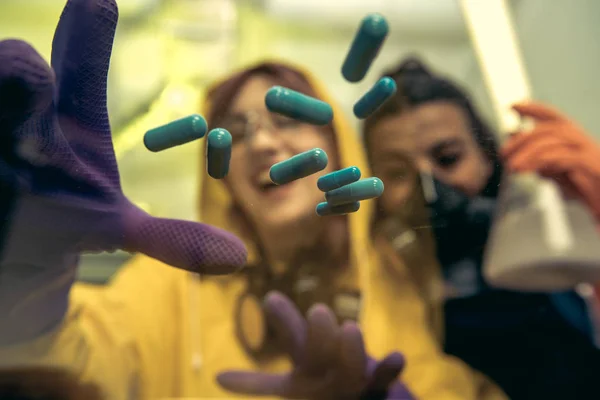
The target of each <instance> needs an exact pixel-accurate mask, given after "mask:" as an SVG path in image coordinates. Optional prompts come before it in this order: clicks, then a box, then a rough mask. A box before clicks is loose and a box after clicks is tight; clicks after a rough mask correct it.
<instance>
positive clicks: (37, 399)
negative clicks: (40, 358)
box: [0, 367, 104, 400]
mask: <svg viewBox="0 0 600 400" xmlns="http://www.w3.org/2000/svg"><path fill="white" fill-rule="evenodd" d="M103 398H104V397H103V396H102V394H101V392H100V390H99V388H98V387H97V386H95V385H92V384H89V383H88V384H86V383H82V382H80V381H79V379H78V378H77V377H76V376H75V375H74V374H72V373H70V372H67V371H65V370H61V369H56V368H46V367H31V368H27V367H23V368H15V369H4V370H0V399H3V400H101V399H103Z"/></svg>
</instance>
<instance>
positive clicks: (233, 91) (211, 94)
mask: <svg viewBox="0 0 600 400" xmlns="http://www.w3.org/2000/svg"><path fill="white" fill-rule="evenodd" d="M256 75H265V76H267V77H269V78H271V79H272V80H273V81H274V82H276V83H277V84H279V85H282V86H285V87H286V88H289V89H292V90H295V91H297V92H300V93H303V94H306V95H308V96H313V97H314V96H315V91H314V89H313V88H312V86H311V85H310V83H309V82H308V80H307V79H306V77H305V76H304V75H303V74H302V73H301V72H300V71H298V70H295V69H293V68H291V67H288V66H286V65H283V64H278V63H274V62H265V63H262V64H259V65H257V66H255V67H253V68H249V69H245V70H243V71H241V72H238V73H236V74H235V75H233V76H231V77H230V78H228V79H227V80H225V81H223V82H220V83H219V84H217V85H216V86H214V87H212V88H211V89H210V90H209V91H208V98H209V99H210V101H211V109H210V111H209V113H208V114H207V115H206V117H207V121H208V124H209V126H210V127H211V128H215V127H217V126H218V125H219V123H220V121H221V120H222V119H223V117H224V116H225V115H226V114H227V112H228V111H229V109H230V108H231V103H232V102H233V100H234V99H235V96H237V94H238V92H239V90H240V89H241V88H242V87H243V86H244V84H245V83H246V82H247V81H248V80H249V79H250V78H252V77H253V76H256Z"/></svg>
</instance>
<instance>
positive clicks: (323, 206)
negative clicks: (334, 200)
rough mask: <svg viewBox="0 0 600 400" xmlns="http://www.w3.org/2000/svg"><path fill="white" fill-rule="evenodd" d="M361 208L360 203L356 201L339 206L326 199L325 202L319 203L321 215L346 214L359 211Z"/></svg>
mask: <svg viewBox="0 0 600 400" xmlns="http://www.w3.org/2000/svg"><path fill="white" fill-rule="evenodd" d="M359 208H360V203H359V202H358V201H355V202H354V203H348V204H342V205H339V206H332V205H331V204H329V203H327V202H326V201H324V202H323V203H319V204H317V208H316V211H317V215H318V216H320V217H327V216H330V215H344V214H350V213H353V212H357V211H358V209H359Z"/></svg>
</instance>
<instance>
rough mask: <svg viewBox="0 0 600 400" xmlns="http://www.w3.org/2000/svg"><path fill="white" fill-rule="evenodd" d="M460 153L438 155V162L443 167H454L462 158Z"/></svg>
mask: <svg viewBox="0 0 600 400" xmlns="http://www.w3.org/2000/svg"><path fill="white" fill-rule="evenodd" d="M460 158H461V156H460V154H444V155H440V156H438V157H437V159H436V162H437V164H438V165H439V166H440V167H442V168H448V167H452V166H453V165H454V164H456V163H457V162H458V161H459V160H460Z"/></svg>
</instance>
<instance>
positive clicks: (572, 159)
mask: <svg viewBox="0 0 600 400" xmlns="http://www.w3.org/2000/svg"><path fill="white" fill-rule="evenodd" d="M513 109H514V110H515V111H517V112H518V113H519V114H520V115H521V117H524V118H531V119H533V121H534V122H535V126H534V128H533V130H531V131H527V132H518V133H517V134H515V135H513V136H512V137H511V138H510V139H509V140H508V141H507V143H506V144H505V145H504V147H503V148H502V150H501V156H502V158H503V159H504V163H505V166H506V168H507V169H508V171H511V172H537V173H538V174H540V175H541V176H544V177H547V178H550V179H553V180H555V181H556V182H557V183H558V185H559V186H560V188H561V189H562V191H563V193H564V194H565V195H566V196H567V197H570V198H576V199H578V200H580V201H581V202H583V203H584V204H586V205H587V206H588V207H589V210H590V211H591V213H592V214H593V216H594V217H595V219H596V227H597V228H598V229H599V230H600V145H598V143H596V142H595V141H594V139H592V138H591V137H590V136H589V135H588V134H587V133H586V132H585V131H584V130H583V128H581V127H580V126H578V125H577V124H576V123H575V122H573V121H572V120H570V119H569V118H568V117H566V116H564V115H563V114H561V113H560V112H559V111H557V110H555V109H553V108H552V107H549V106H547V105H543V104H540V103H535V102H531V103H523V104H516V105H514V106H513ZM594 291H595V297H596V301H595V302H594V307H591V312H592V313H593V314H594V319H595V320H596V322H595V325H597V329H598V331H599V332H600V283H598V284H595V285H594Z"/></svg>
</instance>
